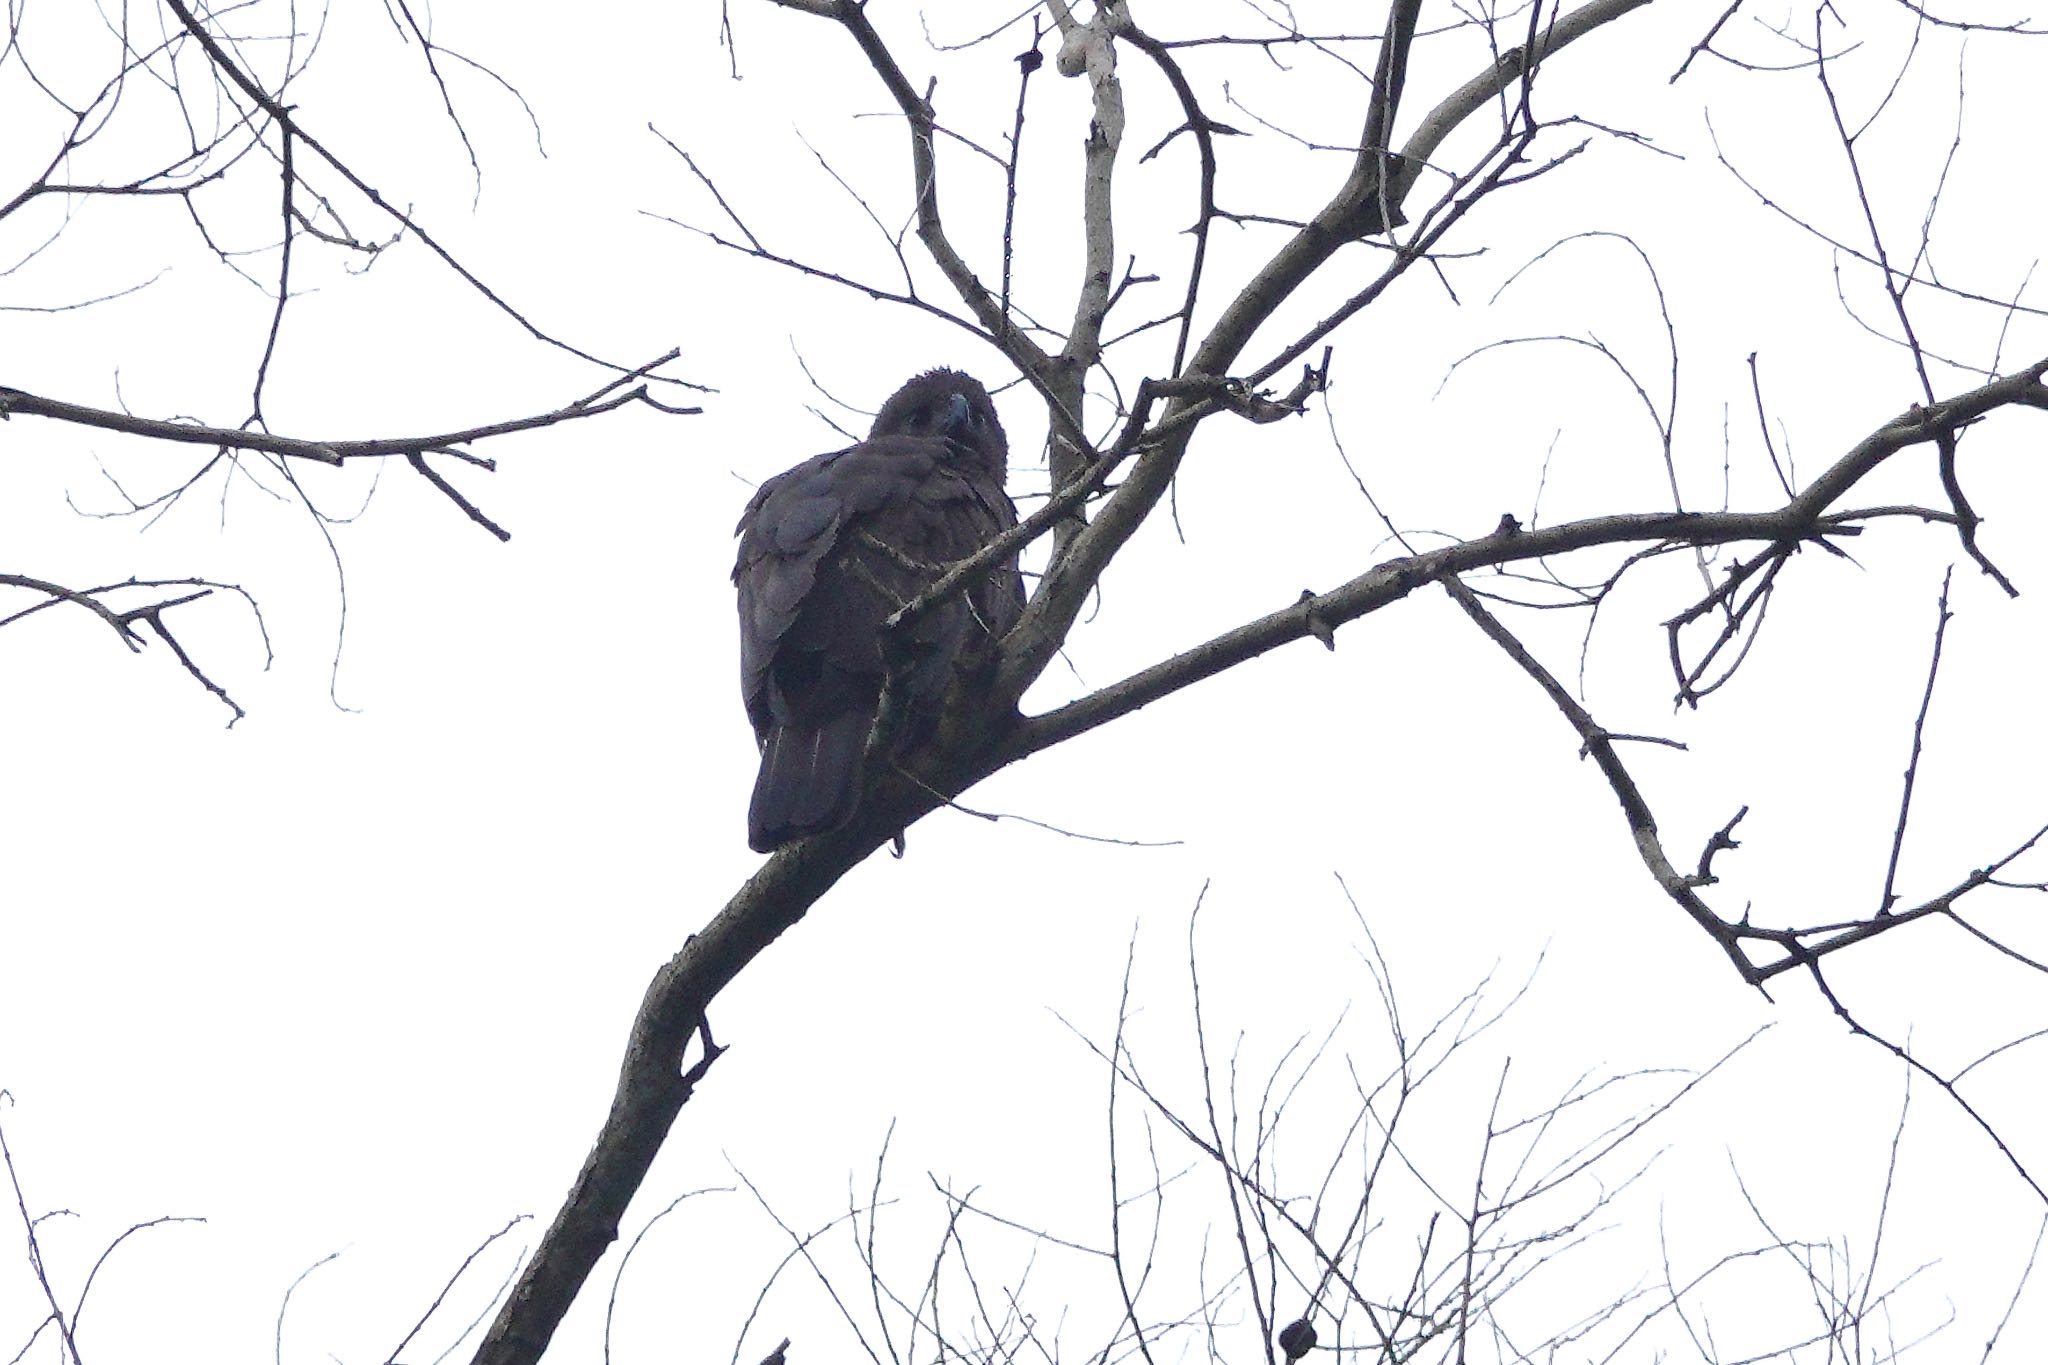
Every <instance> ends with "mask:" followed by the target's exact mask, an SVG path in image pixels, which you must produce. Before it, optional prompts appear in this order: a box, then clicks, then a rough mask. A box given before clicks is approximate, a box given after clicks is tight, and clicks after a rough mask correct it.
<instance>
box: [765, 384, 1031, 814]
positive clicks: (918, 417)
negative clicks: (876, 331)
mask: <svg viewBox="0 0 2048 1365" xmlns="http://www.w3.org/2000/svg"><path fill="white" fill-rule="evenodd" d="M1008 462H1009V446H1008V444H1007V442H1005V440H1004V439H1003V428H1002V426H1001V424H1000V423H999V422H998V421H997V420H996V410H995V405H994V404H993V403H991V402H990V401H989V396H988V390H986V389H984V388H983V387H982V386H981V385H980V384H979V383H978V382H976V381H975V380H974V379H973V378H972V377H971V376H968V375H965V374H962V373H960V372H959V371H958V370H931V371H929V372H927V373H925V374H921V375H919V376H917V377H916V378H915V379H913V380H911V381H910V382H909V383H907V384H905V385H904V386H903V387H902V388H900V389H898V390H897V391H896V394H895V396H894V397H892V398H890V400H889V401H888V402H887V403H884V404H883V405H882V410H881V412H880V413H879V414H877V415H876V417H875V425H874V429H873V430H872V431H870V432H869V433H868V438H867V439H866V440H865V441H862V442H861V443H860V444H859V445H855V446H849V447H847V448H846V449H845V450H835V451H832V452H831V453H829V454H825V455H818V456H815V457H813V458H811V459H809V460H806V461H804V462H803V463H802V464H800V465H798V466H797V467H796V468H794V469H791V470H789V471H787V472H786V473H783V474H778V475H776V476H775V477H774V478H772V479H770V480H768V482H766V483H764V484H762V485H761V487H760V490H759V491H758V492H756V493H755V494H754V498H753V501H751V502H749V503H748V504H747V510H746V511H745V512H744V513H743V514H742V515H741V516H740V522H739V526H738V528H737V531H738V534H739V537H740V551H739V562H738V563H737V564H735V565H734V566H733V571H732V577H733V583H734V584H735V585H736V586H737V587H738V589H739V608H740V690H741V693H742V695H743V696H744V697H745V699H746V704H747V718H748V719H749V720H751V721H752V722H753V724H754V736H755V738H756V739H757V740H759V742H760V745H761V771H760V775H759V776H758V777H757V778H756V779H755V781H754V795H753V799H752V801H751V802H750V803H749V805H748V808H747V843H748V844H749V845H751V846H752V847H753V849H754V850H755V851H756V852H759V853H767V852H770V851H771V850H773V849H776V848H779V847H781V846H782V845H783V844H786V843H789V842H790V841H792V840H794V839H800V838H803V837H804V836H806V835H809V834H816V833H819V832H821V831H823V830H828V829H835V828H837V827H838V826H839V825H841V824H843V823H845V821H846V820H847V819H848V818H849V817H850V816H851V815H852V814H853V812H854V808H855V806H856V805H858V803H859V801H860V779H861V768H862V759H863V756H864V754H865V751H866V748H867V741H868V735H869V732H870V731H871V730H872V729H873V728H874V723H875V711H876V707H877V705H878V703H879V701H880V698H881V694H882V684H883V679H884V677H885V676H886V674H887V672H888V669H887V666H886V665H885V663H884V660H883V655H882V644H883V639H882V637H883V628H882V627H883V622H884V621H886V620H887V619H888V617H889V615H890V614H891V613H892V612H894V611H895V610H896V609H897V608H898V607H900V606H902V605H903V604H904V603H905V602H908V601H910V600H911V599H912V598H913V597H915V596H917V594H918V593H919V592H920V591H921V590H922V589H923V588H924V587H925V586H926V585H928V584H929V583H930V582H931V581H932V580H933V579H934V578H935V577H936V576H937V574H938V571H939V570H940V569H942V568H943V566H945V565H946V564H948V563H950V562H952V561H954V560H958V559H962V558H965V557H966V556H967V555H970V554H972V553H973V552H974V551H975V550H977V549H979V548H981V546H983V545H985V544H987V543H988V541H989V540H990V539H991V538H992V537H993V536H995V535H996V534H997V533H998V532H1000V531H1002V530H1004V529H1006V528H1008V527H1011V526H1014V525H1016V524H1017V510H1016V508H1015V507H1014V506H1013V505H1012V504H1011V502H1010V499H1009V495H1008V494H1007V493H1005V492H1004V491H1003V480H1004V476H1005V474H1006V473H1007V471H1008ZM870 542H879V546H878V545H877V544H874V543H870ZM884 547H885V548H884ZM1023 608H1024V587H1023V580H1022V579H1021V578H1019V576H1018V574H1017V560H1016V557H1015V556H1014V555H1012V556H1011V557H1010V558H1008V559H1007V560H1005V561H1003V562H1002V563H1000V564H998V565H997V566H996V567H995V568H994V569H992V570H991V571H990V572H989V575H988V577H986V578H985V579H983V580H982V581H981V582H979V583H977V584H975V585H974V586H973V587H972V588H971V589H970V590H969V591H968V592H967V593H966V594H965V595H963V596H960V597H955V598H953V599H952V600H950V601H949V602H947V603H946V604H945V605H944V606H942V607H940V608H939V609H938V610H936V611H933V612H931V613H930V614H929V615H927V616H925V617H923V618H922V619H921V620H920V621H919V622H918V624H917V625H916V627H915V629H914V631H913V632H912V633H911V635H910V637H909V638H908V639H907V640H904V641H900V642H898V644H899V646H900V654H899V657H898V659H897V669H898V673H897V676H896V683H895V686H896V696H898V697H899V698H900V699H901V700H902V701H903V702H904V704H905V706H906V708H907V716H906V719H905V723H904V724H903V725H901V726H899V727H896V730H895V732H894V735H893V739H894V744H895V747H896V749H897V750H898V751H900V749H901V747H902V746H903V745H905V744H913V743H916V742H917V741H918V739H919V738H920V737H921V735H922V734H924V733H928V731H929V723H930V721H931V720H932V719H933V717H934V713H935V708H936V706H937V703H938V702H939V701H940V700H941V699H942V698H943V697H944V695H945V692H946V687H947V684H948V682H949V681H950V680H951V678H952V675H953V669H954V665H955V664H956V663H957V662H958V661H959V660H960V659H961V658H962V657H963V655H964V654H967V653H971V652H977V651H978V649H979V647H980V646H981V645H982V644H983V643H984V642H986V641H988V640H991V639H994V638H997V637H1000V636H1001V635H1002V634H1003V633H1004V632H1005V631H1007V630H1008V629H1009V628H1010V627H1011V626H1012V625H1014V624H1015V623H1016V620H1017V615H1018V613H1019V612H1021V611H1022V610H1023Z"/></svg>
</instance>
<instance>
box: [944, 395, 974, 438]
mask: <svg viewBox="0 0 2048 1365" xmlns="http://www.w3.org/2000/svg"><path fill="white" fill-rule="evenodd" d="M941 425H942V426H944V427H945V429H946V434H947V435H948V436H961V437H965V436H968V435H970V434H971V433H972V431H973V429H974V409H973V408H971V407H969V406H968V404H967V395H966V394H964V393H956V394H954V395H953V396H952V397H950V398H948V399H947V400H946V416H945V418H944V420H943V421H942V422H941Z"/></svg>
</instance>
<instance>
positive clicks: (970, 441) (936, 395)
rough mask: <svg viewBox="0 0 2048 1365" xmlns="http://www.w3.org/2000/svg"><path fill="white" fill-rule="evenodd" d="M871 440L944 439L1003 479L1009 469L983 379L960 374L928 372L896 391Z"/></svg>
mask: <svg viewBox="0 0 2048 1365" xmlns="http://www.w3.org/2000/svg"><path fill="white" fill-rule="evenodd" d="M868 436H869V438H870V439H873V438H874V437H877V436H943V437H945V438H946V439H947V440H950V441H952V442H953V443H954V444H955V445H957V446H959V447H960V448H961V449H962V451H963V452H965V453H967V454H968V455H970V456H972V457H973V458H974V459H976V460H978V461H980V462H982V463H983V464H984V465H986V466H987V467H988V469H989V470H990V471H991V472H993V473H994V474H995V475H996V476H997V477H998V478H1000V477H1002V475H1003V473H1004V472H1005V470H1006V469H1007V468H1008V466H1009V460H1010V447H1009V442H1008V441H1007V440H1006V439H1005V438H1004V436H1003V424H1002V423H1001V422H1000V421H998V420H997V419H996V405H995V404H994V403H993V402H992V401H991V400H990V399H989V396H988V390H987V389H985V388H983V387H982V386H981V381H980V380H978V379H976V378H975V377H974V376H973V375H970V374H963V373H961V372H960V371H959V370H927V371H926V372H925V373H923V374H921V375H919V376H918V377H917V378H915V379H913V380H911V381H910V382H909V383H907V384H905V385H904V386H903V387H902V388H900V389H898V390H896V392H895V394H894V395H892V396H891V397H890V399H889V401H888V402H886V403H884V404H882V410H881V411H880V412H878V413H876V414H875V425H874V429H873V430H872V431H870V432H869V433H868Z"/></svg>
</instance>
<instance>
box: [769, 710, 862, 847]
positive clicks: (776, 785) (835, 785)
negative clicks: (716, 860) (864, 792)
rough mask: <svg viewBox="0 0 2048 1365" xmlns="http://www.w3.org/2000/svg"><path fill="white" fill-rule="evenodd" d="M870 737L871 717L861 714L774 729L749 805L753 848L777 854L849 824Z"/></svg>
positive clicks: (770, 732) (858, 792)
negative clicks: (788, 845)
mask: <svg viewBox="0 0 2048 1365" xmlns="http://www.w3.org/2000/svg"><path fill="white" fill-rule="evenodd" d="M867 737H868V717H867V716H865V715H863V714H860V713H858V712H856V713H854V714H852V715H845V716H835V717H834V718H833V719H831V720H829V721H826V722H825V723H824V724H823V725H817V726H804V725H781V726H777V727H775V728H774V729H771V730H770V731H769V732H768V738H767V740H766V742H765V743H763V745H762V746H761V772H760V775H759V776H758V777H756V778H755V779H754V796H753V800H752V801H750V802H748V804H747V843H748V845H749V846H751V847H752V848H753V850H754V851H755V852H756V853H771V852H773V851H774V850H776V849H778V848H780V847H782V845H784V844H786V843H790V842H791V841H793V840H796V839H801V838H803V837H804V836H805V835H809V834H818V833H822V832H823V831H825V830H828V829H836V828H838V827H839V826H840V825H842V824H844V823H846V819H847V817H848V816H850V815H852V814H853V808H854V805H855V803H857V802H858V801H859V799H860V774H861V759H862V757H863V755H864V751H865V750H866V747H867Z"/></svg>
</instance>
